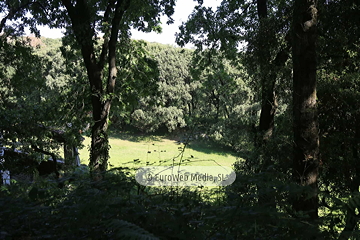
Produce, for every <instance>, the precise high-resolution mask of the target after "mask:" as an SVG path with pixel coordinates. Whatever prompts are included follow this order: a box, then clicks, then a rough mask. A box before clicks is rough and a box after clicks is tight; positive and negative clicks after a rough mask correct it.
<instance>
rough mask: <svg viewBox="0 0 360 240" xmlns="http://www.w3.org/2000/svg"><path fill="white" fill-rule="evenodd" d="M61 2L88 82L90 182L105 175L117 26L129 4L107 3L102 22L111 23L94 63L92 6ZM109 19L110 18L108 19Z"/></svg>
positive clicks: (81, 2) (83, 1)
mask: <svg viewBox="0 0 360 240" xmlns="http://www.w3.org/2000/svg"><path fill="white" fill-rule="evenodd" d="M62 2H63V3H64V5H65V7H66V9H67V11H68V14H69V17H70V19H71V23H72V29H73V31H74V35H75V37H76V40H77V42H78V44H79V45H80V46H81V54H82V56H83V59H84V63H85V67H86V70H87V75H88V79H89V84H90V90H91V94H92V96H91V103H92V108H93V112H92V114H93V121H94V124H93V126H92V129H91V150H90V170H91V172H92V175H93V178H94V179H96V180H99V179H101V178H102V176H103V173H104V171H106V168H107V161H108V158H109V141H108V134H107V128H108V117H109V113H110V107H111V102H112V98H113V94H114V89H115V82H116V76H117V70H116V43H117V40H118V34H119V29H120V22H121V20H122V18H123V16H124V14H125V12H126V10H127V9H128V7H129V4H130V1H128V0H124V1H109V3H108V7H107V9H106V11H105V13H104V19H103V22H104V23H108V22H111V24H110V26H109V27H107V29H106V30H105V34H104V43H103V45H102V50H101V54H100V55H99V57H98V59H96V54H95V47H94V39H93V38H94V37H95V36H96V34H95V29H94V26H93V19H92V18H93V17H94V16H92V15H91V9H90V7H92V6H89V3H88V2H87V1H85V0H79V1H77V2H76V4H75V5H73V3H72V1H70V0H62ZM111 15H113V17H110V16H111ZM106 62H107V63H108V71H109V73H108V76H107V78H106V84H103V77H104V76H103V73H104V68H105V63H106Z"/></svg>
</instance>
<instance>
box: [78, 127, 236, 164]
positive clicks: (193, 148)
mask: <svg viewBox="0 0 360 240" xmlns="http://www.w3.org/2000/svg"><path fill="white" fill-rule="evenodd" d="M109 141H110V145H111V148H110V160H109V164H111V165H112V166H114V167H120V166H122V167H125V166H126V167H135V166H136V164H138V165H139V167H140V166H145V165H154V166H161V165H171V164H172V163H173V162H174V163H175V164H179V163H180V161H182V164H186V165H192V166H217V165H221V166H229V167H231V166H232V164H233V163H234V162H235V161H236V160H237V157H236V156H235V153H234V152H232V151H230V150H228V149H224V148H222V147H219V146H217V145H214V144H211V143H209V142H204V141H193V142H190V143H189V144H188V145H187V146H186V147H185V150H184V151H183V149H184V146H185V145H184V143H180V142H178V141H177V140H175V139H169V138H166V137H164V136H154V135H131V134H127V133H118V134H116V135H115V134H112V135H111V136H110V138H109ZM83 144H84V145H85V147H84V148H83V149H80V150H79V154H80V159H81V163H83V164H88V163H89V146H90V138H89V137H85V140H84V142H83ZM134 160H136V161H134Z"/></svg>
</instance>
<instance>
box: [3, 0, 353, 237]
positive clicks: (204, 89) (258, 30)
mask: <svg viewBox="0 0 360 240" xmlns="http://www.w3.org/2000/svg"><path fill="white" fill-rule="evenodd" d="M140 6H141V7H140ZM174 6H175V3H174V1H170V0H164V1H145V2H141V1H140V2H139V1H137V0H124V1H93V2H91V4H90V3H89V2H87V1H81V0H78V1H68V0H62V1H47V0H39V1H22V0H19V1H5V2H2V3H0V12H1V17H2V19H1V22H0V32H1V35H0V60H1V61H0V147H1V148H3V147H4V148H6V151H4V152H7V154H4V155H3V154H2V155H1V156H0V159H2V160H1V164H0V170H2V171H4V170H11V171H13V172H16V173H17V175H21V174H25V175H26V174H28V175H29V174H30V175H31V176H32V178H34V179H32V180H33V181H32V182H31V183H28V182H27V183H25V182H24V181H20V180H17V181H13V184H11V185H3V186H1V188H0V196H1V198H0V211H1V212H0V239H49V238H52V239H80V238H88V239H117V238H120V239H188V238H190V239H357V238H359V233H358V230H359V222H358V220H359V218H358V217H359V213H358V212H359V208H360V195H359V186H360V177H359V174H360V169H358V168H359V167H358V165H359V143H360V118H359V116H360V112H359V111H360V102H359V101H360V100H359V99H360V95H359V92H360V91H359V86H360V85H358V83H359V79H360V77H359V76H360V72H359V69H360V68H359V46H360V42H359V36H360V29H359V26H360V18H359V16H360V6H359V3H358V2H357V1H352V0H346V1H307V0H296V1H293V2H289V1H282V0H279V1H269V0H258V1H253V2H251V1H222V2H221V3H219V7H218V8H217V9H211V8H207V7H204V6H203V5H202V1H198V5H197V6H196V8H195V9H194V11H193V12H192V14H191V15H190V16H189V18H188V20H187V21H186V22H184V23H183V24H182V26H180V28H179V32H178V33H177V36H176V40H177V44H178V45H179V46H184V45H185V44H187V43H192V44H193V45H194V49H192V50H190V49H184V48H180V47H175V46H170V45H162V44H158V43H148V42H145V41H136V40H131V34H130V29H131V28H135V29H138V30H141V31H144V32H149V31H160V30H161V28H160V25H159V24H160V23H159V21H158V19H159V16H160V15H167V16H168V21H169V23H171V22H172V19H171V15H172V14H173V11H174ZM26 13H30V14H31V15H32V17H29V15H26ZM13 20H18V22H17V23H15V22H14V21H13ZM39 24H42V25H47V26H49V27H66V32H65V36H64V37H63V38H62V39H48V38H43V37H41V38H40V36H39V32H38V30H37V27H36V26H37V25H39ZM24 27H30V30H31V31H32V32H33V33H34V34H35V35H36V37H35V36H33V37H23V33H24V32H23V30H24ZM100 33H101V37H100ZM359 84H360V83H359ZM127 129H137V131H141V132H144V133H147V134H153V133H156V132H162V133H165V134H170V133H172V134H182V135H183V134H186V135H187V136H188V138H187V139H192V140H194V139H196V141H211V142H212V143H214V144H216V145H221V146H226V147H229V148H232V150H233V151H234V152H236V153H237V154H238V156H239V161H238V162H236V163H235V164H234V169H235V171H236V173H237V178H236V181H235V182H234V183H233V184H232V185H230V186H228V187H222V188H216V189H206V190H204V189H203V188H201V187H199V188H194V189H187V188H148V187H145V188H144V187H142V186H139V185H138V184H137V183H136V181H135V180H134V176H133V173H134V171H133V170H134V169H127V168H122V167H121V166H120V167H119V168H113V169H111V170H109V169H108V168H107V166H108V159H109V148H110V147H111V146H110V145H109V142H108V135H109V133H110V132H119V131H123V130H127ZM84 134H86V135H88V136H90V137H91V147H90V152H91V154H90V164H89V168H87V167H85V166H82V167H80V168H79V167H75V166H74V165H75V160H76V159H75V157H76V156H75V155H76V151H74V147H81V144H82V136H83V135H84ZM64 145H65V146H64ZM63 151H64V152H65V166H64V167H62V169H61V171H60V172H59V170H58V169H57V165H56V164H55V163H56V160H59V159H62V158H63V157H62V156H61V154H62V152H63ZM49 159H52V161H53V162H54V165H51V164H52V163H51V162H47V163H49V164H50V165H51V167H54V169H53V172H54V173H55V174H53V175H51V174H50V176H47V177H43V176H41V177H40V176H38V175H39V170H38V169H37V168H36V166H39V164H40V162H42V161H45V160H49ZM47 173H48V172H47ZM41 175H42V174H41ZM46 175H48V174H46Z"/></svg>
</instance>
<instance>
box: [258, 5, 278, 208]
mask: <svg viewBox="0 0 360 240" xmlns="http://www.w3.org/2000/svg"><path fill="white" fill-rule="evenodd" d="M257 11H258V18H259V30H258V39H257V41H258V42H257V47H258V50H257V52H258V59H259V67H260V76H261V113H260V123H259V128H258V133H257V134H256V138H255V146H256V147H257V149H258V152H259V159H260V162H259V165H260V167H261V168H260V170H259V171H263V172H266V174H265V175H262V176H264V177H265V178H264V179H263V181H262V183H263V184H264V185H263V184H258V186H257V188H258V194H259V201H258V203H259V205H260V206H267V207H270V208H272V209H276V200H275V192H274V189H273V188H272V187H271V186H268V185H267V183H268V182H270V181H271V178H272V176H270V175H272V174H271V173H270V172H269V171H268V168H269V166H270V165H271V156H270V155H269V154H268V153H269V152H268V151H266V144H267V142H268V140H269V139H270V137H271V136H272V133H273V129H274V117H275V111H276V107H277V105H276V96H275V81H276V74H270V68H271V66H270V65H271V52H270V47H271V43H272V41H271V40H272V39H273V38H274V35H275V33H274V32H273V31H272V30H271V29H270V28H269V26H268V12H267V0H257Z"/></svg>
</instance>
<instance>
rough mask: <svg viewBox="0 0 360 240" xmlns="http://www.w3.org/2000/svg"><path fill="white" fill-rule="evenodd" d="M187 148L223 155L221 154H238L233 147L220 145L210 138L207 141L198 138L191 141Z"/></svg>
mask: <svg viewBox="0 0 360 240" xmlns="http://www.w3.org/2000/svg"><path fill="white" fill-rule="evenodd" d="M186 148H188V149H192V150H195V151H198V152H203V153H206V154H216V155H221V156H228V155H232V156H236V152H235V151H234V150H232V149H231V148H229V147H226V146H221V145H218V144H216V143H213V142H211V141H209V140H207V141H205V140H196V141H192V142H189V143H188V145H187V146H186Z"/></svg>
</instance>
